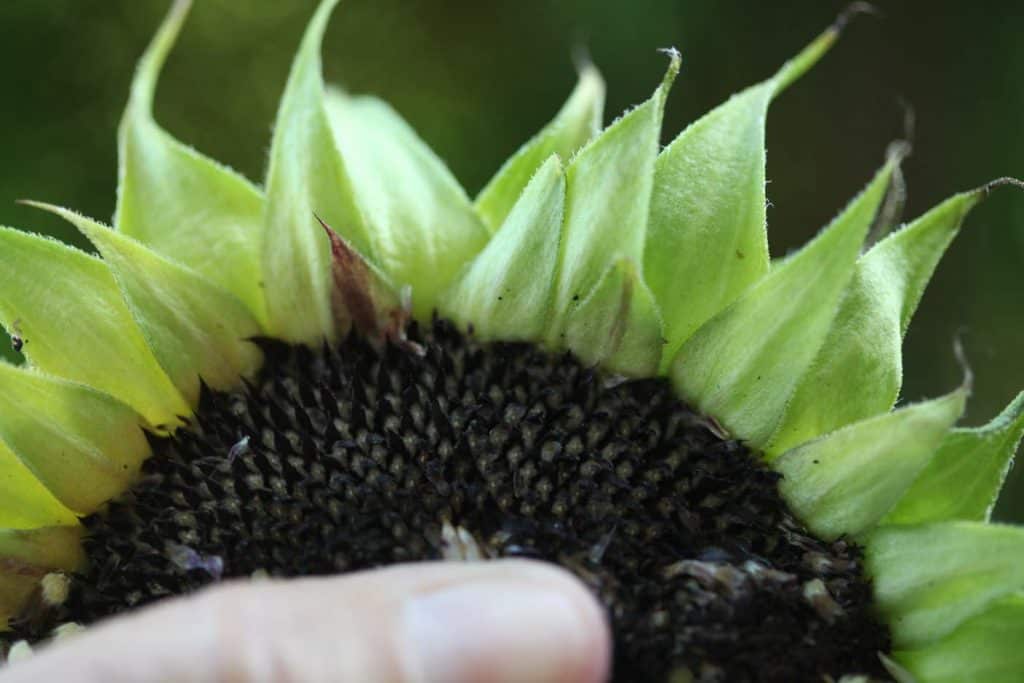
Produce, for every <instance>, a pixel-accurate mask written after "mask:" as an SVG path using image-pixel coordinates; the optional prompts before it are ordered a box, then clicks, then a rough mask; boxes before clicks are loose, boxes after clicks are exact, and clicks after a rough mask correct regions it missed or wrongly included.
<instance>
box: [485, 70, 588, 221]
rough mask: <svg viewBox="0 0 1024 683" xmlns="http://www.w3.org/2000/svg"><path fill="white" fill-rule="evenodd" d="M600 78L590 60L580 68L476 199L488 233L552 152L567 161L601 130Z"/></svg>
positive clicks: (506, 212) (564, 161)
mask: <svg viewBox="0 0 1024 683" xmlns="http://www.w3.org/2000/svg"><path fill="white" fill-rule="evenodd" d="M604 94H605V86H604V79H602V78H601V74H600V73H599V72H598V70H597V69H596V68H595V67H594V66H593V65H592V64H590V63H587V64H585V65H584V66H583V68H582V69H580V73H579V81H578V82H577V84H576V88H575V89H574V90H573V91H572V94H571V95H570V96H569V99H568V100H566V102H565V104H564V105H563V106H562V109H561V110H560V111H559V112H558V114H557V115H556V116H555V118H554V119H552V120H551V122H550V123H548V125H546V126H544V128H543V129H542V130H541V131H540V132H539V133H537V134H536V135H535V136H534V137H533V138H532V139H530V141H529V142H527V143H526V144H525V145H523V146H522V147H520V148H519V151H517V152H516V153H515V154H513V155H512V156H511V157H510V158H509V159H508V161H506V162H505V164H504V165H503V166H502V167H501V169H500V170H499V171H498V172H497V173H496V174H495V175H494V177H493V178H491V180H490V182H488V183H487V186H486V187H484V189H483V190H481V191H480V194H479V195H478V196H477V198H476V210H477V213H478V214H479V215H480V218H481V219H482V220H483V221H484V223H485V224H486V225H487V227H488V229H489V230H490V231H491V232H495V231H496V230H497V229H498V228H499V227H500V226H501V225H502V224H503V223H504V222H505V220H506V219H507V218H508V215H509V212H511V211H512V207H513V206H514V205H515V203H516V202H517V201H518V200H519V196H520V195H521V194H522V193H523V191H524V189H525V188H526V186H527V184H528V183H529V182H530V179H531V178H532V177H533V176H534V174H535V173H537V170H538V169H539V168H540V166H541V164H543V163H545V160H546V159H548V158H549V157H550V156H551V155H552V154H556V155H558V158H559V159H560V160H561V162H562V164H563V165H564V164H567V163H569V161H570V160H571V159H572V157H573V155H575V154H576V152H577V151H578V150H579V149H580V148H581V147H583V146H584V145H585V144H587V143H588V142H590V140H591V139H593V138H594V136H596V135H597V134H598V133H599V132H600V131H601V116H602V112H603V111H604Z"/></svg>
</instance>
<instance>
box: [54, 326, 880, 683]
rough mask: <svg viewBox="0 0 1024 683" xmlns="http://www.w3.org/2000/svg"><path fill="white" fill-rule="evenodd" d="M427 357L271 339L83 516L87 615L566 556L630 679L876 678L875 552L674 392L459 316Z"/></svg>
mask: <svg viewBox="0 0 1024 683" xmlns="http://www.w3.org/2000/svg"><path fill="white" fill-rule="evenodd" d="M411 341H413V342H415V343H417V344H418V345H420V346H421V347H422V354H419V353H414V352H411V351H410V350H408V346H409V345H408V344H406V345H404V346H403V347H399V346H396V345H391V344H389V345H387V346H386V347H384V348H382V349H381V350H380V351H378V350H376V348H375V347H374V346H373V345H371V344H369V343H367V342H366V341H364V340H363V339H362V338H361V337H360V336H359V335H356V334H353V335H350V336H349V337H348V338H347V339H346V340H345V341H344V343H343V344H342V345H341V346H340V347H338V348H336V349H330V348H325V349H324V350H322V351H320V352H314V351H311V350H309V349H307V348H304V347H289V346H284V345H281V344H277V343H268V344H267V345H265V351H266V353H267V358H268V361H267V364H266V368H265V370H264V371H263V373H262V374H261V375H260V377H259V378H258V380H257V381H256V382H255V384H253V385H251V386H249V387H247V388H246V389H245V390H242V391H236V392H233V393H215V392H208V393H206V394H205V395H204V397H203V400H202V401H201V404H200V409H199V410H198V411H197V412H196V414H195V416H194V418H193V420H192V425H191V428H189V429H185V430H180V431H179V432H177V433H176V434H175V436H174V437H172V438H168V439H161V440H156V441H155V442H154V456H153V457H152V458H150V459H149V460H148V461H147V462H146V463H145V464H144V466H143V474H142V478H141V480H140V482H139V483H138V484H136V485H135V486H134V487H133V488H132V489H131V490H130V491H129V492H128V493H126V494H125V495H124V496H122V497H120V498H119V499H118V500H116V501H115V502H113V503H111V505H110V506H109V509H108V510H107V511H105V512H103V513H100V514H96V515H94V516H92V517H90V518H88V519H87V520H86V521H85V525H86V527H87V529H88V533H89V535H88V537H87V539H86V541H85V548H86V551H87V553H88V555H89V558H90V566H91V569H90V570H89V572H88V574H87V575H85V576H84V577H82V580H81V581H76V582H75V583H76V589H75V591H74V593H73V594H72V597H71V599H70V600H69V602H68V603H67V606H66V617H67V618H69V619H72V620H76V621H81V622H90V621H93V620H95V619H98V618H101V617H104V616H107V615H109V614H113V613H117V612H120V611H122V610H124V609H127V608H130V607H134V606H137V605H141V604H144V603H146V602H149V601H152V600H155V599H158V598H161V597H164V596H168V595H174V594H180V593H185V592H188V591H191V590H194V589H196V588H198V587H200V586H202V585H203V584H206V583H209V582H211V581H215V580H218V579H220V578H222V577H231V576H241V577H247V576H250V575H252V574H254V573H259V574H264V573H269V574H270V575H271V576H280V577H284V576H300V575H308V574H330V573H335V572H343V571H348V570H355V569H363V568H368V567H377V566H381V565H386V564H391V563H395V562H404V561H414V560H426V559H439V558H449V559H462V558H466V559H469V558H494V557H512V556H527V557H535V558H541V559H545V560H550V561H554V562H557V563H559V564H561V565H563V566H565V567H567V568H569V569H570V570H571V571H573V572H575V573H576V574H577V575H578V576H579V577H580V578H582V579H583V580H584V581H585V582H586V583H587V584H588V585H589V586H590V587H591V588H592V590H593V591H594V592H595V593H596V594H597V595H599V596H600V598H601V600H602V601H603V602H604V604H605V605H606V606H607V608H608V610H609V614H610V615H611V620H612V624H613V628H614V632H615V635H616V650H617V659H616V676H617V679H618V680H623V681H627V680H664V679H665V678H666V676H667V675H668V674H670V673H673V672H674V671H677V670H679V669H686V670H688V671H689V672H691V673H692V674H693V676H694V677H695V679H697V680H712V681H717V680H729V681H740V680H762V681H764V680H778V681H799V680H808V681H820V680H821V679H822V677H823V676H825V675H832V676H834V677H836V678H838V677H839V676H841V675H843V674H846V673H854V672H856V673H878V672H879V670H880V669H879V667H880V664H879V662H878V660H877V658H876V652H878V651H885V650H886V649H887V647H888V635H887V631H886V629H885V628H884V627H882V626H880V625H879V624H878V623H877V622H876V621H875V620H874V619H873V618H872V617H871V616H869V613H868V605H869V601H870V588H869V585H868V583H867V582H866V581H865V580H864V579H863V578H862V576H861V565H860V562H859V550H858V549H857V548H856V547H855V546H853V545H852V544H849V543H847V542H845V541H842V540H840V541H835V542H832V543H826V542H822V541H820V540H817V539H815V538H813V537H812V536H810V535H809V534H808V533H807V532H806V531H805V530H804V529H803V528H802V526H801V525H800V524H799V523H798V522H796V521H795V519H794V518H793V517H792V516H791V515H790V513H789V512H788V511H787V509H786V506H785V504H784V503H783V501H782V499H781V498H780V496H779V494H778V492H777V490H776V484H777V482H778V479H779V475H778V474H776V473H774V472H772V471H771V470H770V469H768V468H767V467H765V466H764V465H762V464H760V463H759V462H758V461H757V460H756V459H755V457H754V455H753V454H752V453H751V452H750V451H749V450H748V449H747V448H745V447H744V446H743V445H742V444H740V443H739V442H737V441H732V440H724V439H722V438H721V437H719V436H716V434H715V431H716V429H715V427H714V425H712V424H709V423H708V421H707V420H706V419H704V418H702V417H701V416H700V415H698V414H696V413H694V412H693V411H692V410H690V409H689V408H688V407H687V406H685V405H684V404H683V403H681V402H680V401H679V400H678V399H676V398H674V396H673V394H672V392H671V389H670V387H669V385H668V383H667V382H666V381H664V380H656V379H650V380H639V381H620V380H616V379H615V378H611V377H608V376H606V375H603V374H601V373H600V372H598V371H595V370H593V369H589V368H587V367H584V366H583V365H581V364H580V363H579V362H578V361H576V360H575V359H573V358H572V357H571V356H569V355H568V354H562V355H552V354H550V353H547V352H544V351H541V350H539V349H537V348H536V347H533V346H531V345H526V344H508V343H498V344H481V343H479V342H477V341H475V340H474V339H473V338H472V337H465V336H463V335H461V334H460V333H458V332H457V331H456V330H455V328H454V327H452V326H451V325H448V324H446V323H440V322H439V323H437V324H435V325H434V326H433V328H432V329H429V330H425V331H423V330H419V329H417V328H416V326H414V327H413V329H412V330H411Z"/></svg>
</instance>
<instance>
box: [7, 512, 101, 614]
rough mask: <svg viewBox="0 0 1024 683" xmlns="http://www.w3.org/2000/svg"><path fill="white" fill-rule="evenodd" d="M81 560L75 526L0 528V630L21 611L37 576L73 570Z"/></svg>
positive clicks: (83, 557) (83, 561)
mask: <svg viewBox="0 0 1024 683" xmlns="http://www.w3.org/2000/svg"><path fill="white" fill-rule="evenodd" d="M84 564H85V556H84V554H83V552H82V545H81V529H80V528H79V527H77V526H52V527H44V528H40V529H4V528H0V632H3V631H5V630H7V628H8V627H9V623H8V621H9V620H10V619H11V618H13V617H15V616H17V615H18V614H19V613H20V612H21V609H22V607H23V606H24V604H25V602H26V601H27V600H28V599H29V597H30V596H31V595H32V593H33V592H34V591H36V590H37V588H38V586H39V581H40V579H42V578H43V577H44V576H46V575H47V574H49V573H51V572H54V571H64V572H72V571H76V570H78V569H81V568H82V567H83V566H84Z"/></svg>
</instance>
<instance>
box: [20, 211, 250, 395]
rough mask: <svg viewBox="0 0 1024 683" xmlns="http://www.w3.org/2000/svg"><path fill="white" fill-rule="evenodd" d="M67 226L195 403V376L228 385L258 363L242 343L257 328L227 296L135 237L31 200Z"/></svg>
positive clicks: (173, 378) (215, 385) (211, 383)
mask: <svg viewBox="0 0 1024 683" xmlns="http://www.w3.org/2000/svg"><path fill="white" fill-rule="evenodd" d="M35 206H38V207H39V208H42V209H45V210H47V211H52V212H53V213H55V214H57V215H59V216H61V217H62V218H64V219H65V220H67V221H68V222H70V223H72V224H73V225H75V227H77V228H78V229H79V230H81V231H82V233H83V234H84V235H85V236H86V237H88V238H89V240H90V241H91V242H92V243H93V244H94V245H96V248H97V249H99V251H100V253H101V254H103V258H104V260H105V261H106V263H107V264H108V265H109V266H110V269H111V271H113V273H114V276H115V278H116V279H117V282H118V284H119V285H120V286H121V290H122V291H123V292H124V295H125V300H126V301H127V302H128V306H129V308H130V309H131V311H132V314H133V315H134V318H135V320H136V321H138V324H139V328H140V329H141V330H142V334H143V335H144V336H145V338H146V341H147V342H148V343H149V346H150V348H151V349H152V350H153V355H154V356H156V359H157V361H159V362H160V365H161V366H162V367H163V369H164V370H165V371H166V372H167V374H168V376H169V377H170V378H171V381H173V382H174V384H175V386H176V387H177V388H178V390H179V391H180V392H181V393H182V395H183V396H185V398H186V400H188V402H189V403H190V404H191V405H192V406H196V405H198V403H199V381H200V379H202V380H203V381H204V382H205V383H206V384H207V385H209V386H210V387H212V388H213V389H219V390H228V389H231V388H233V387H235V386H236V385H238V383H239V379H240V377H243V376H251V375H252V374H253V373H254V372H255V371H256V370H257V369H258V368H259V366H260V363H261V362H262V354H261V353H260V351H259V349H258V348H257V347H256V346H255V345H254V344H252V343H251V342H249V341H247V340H248V339H250V338H252V337H255V336H257V335H259V333H260V326H259V323H257V322H256V319H255V318H254V317H253V316H252V314H251V313H249V311H248V309H247V308H246V307H245V306H244V305H243V304H242V303H241V302H240V301H239V300H238V299H236V298H235V297H234V296H233V295H231V294H230V293H228V292H227V291H225V290H224V289H222V288H220V287H219V286H217V285H215V284H213V283H211V282H210V281H209V280H207V279H206V278H204V277H203V276H202V275H200V274H198V273H196V272H195V271H193V270H190V269H189V268H186V267H185V266H182V265H180V264H178V263H175V262H173V261H170V260H168V259H166V258H164V257H163V256H160V255H159V254H156V253H155V252H153V251H151V250H149V249H147V248H146V247H145V246H144V245H142V244H141V243H140V242H137V241H135V240H133V239H132V238H130V237H126V236H124V235H122V234H120V233H117V232H114V231H113V230H111V229H109V228H107V227H106V226H104V225H101V224H100V223H97V222H95V221H93V220H90V219H88V218H85V217H84V216H81V215H79V214H76V213H74V212H72V211H68V210H67V209H62V208H60V207H55V206H49V205H46V204H35Z"/></svg>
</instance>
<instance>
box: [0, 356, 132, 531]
mask: <svg viewBox="0 0 1024 683" xmlns="http://www.w3.org/2000/svg"><path fill="white" fill-rule="evenodd" d="M0 386H3V391H2V392H0V440H2V441H3V442H4V443H5V444H6V445H7V446H8V447H9V448H10V449H11V451H12V452H13V453H14V454H15V455H16V456H17V457H18V459H19V460H21V462H22V463H23V464H24V465H25V467H27V468H28V469H29V470H30V471H31V472H32V474H33V475H35V477H36V479H38V480H39V481H40V482H41V483H42V484H43V485H44V486H45V487H46V488H47V489H49V490H50V491H51V492H52V493H53V495H54V496H55V497H56V498H57V500H59V501H60V502H61V503H63V504H64V505H66V506H67V507H68V508H70V509H72V510H74V511H75V512H77V513H79V514H83V515H84V514H89V513H92V512H94V511H95V510H96V509H97V508H98V507H99V506H100V505H103V504H104V503H106V502H107V501H108V500H110V499H111V498H113V497H114V496H116V495H118V494H119V493H121V492H122V491H124V490H125V489H126V488H128V486H129V485H130V484H131V482H132V480H133V478H134V477H135V475H136V473H137V472H138V469H139V464H140V463H141V462H142V461H143V460H144V459H145V458H146V457H147V456H148V455H149V444H148V442H147V441H146V437H145V436H144V435H143V433H142V430H141V429H140V428H139V418H138V415H137V414H136V413H135V411H133V410H132V409H131V408H129V407H128V406H126V405H124V404H123V403H121V402H120V401H118V400H116V399H114V398H112V397H110V396H108V395H107V394H104V393H102V392H99V391H96V390H95V389H92V388H90V387H87V386H84V385H82V384H76V383H74V382H69V381H67V380H62V379H57V378H55V377H48V376H46V375H43V374H41V373H39V372H35V371H33V370H31V369H27V368H23V367H16V366H14V365H10V364H8V363H3V362H0Z"/></svg>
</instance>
